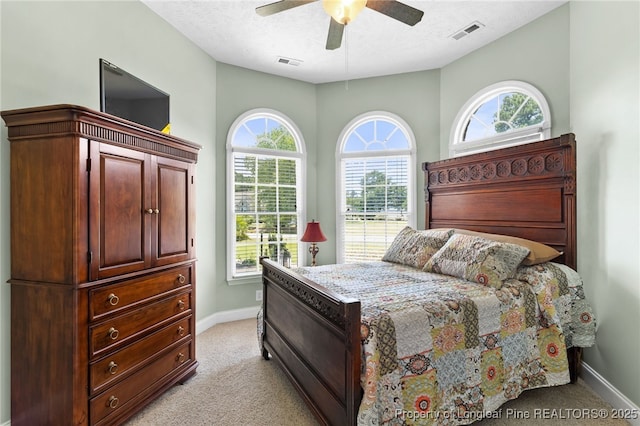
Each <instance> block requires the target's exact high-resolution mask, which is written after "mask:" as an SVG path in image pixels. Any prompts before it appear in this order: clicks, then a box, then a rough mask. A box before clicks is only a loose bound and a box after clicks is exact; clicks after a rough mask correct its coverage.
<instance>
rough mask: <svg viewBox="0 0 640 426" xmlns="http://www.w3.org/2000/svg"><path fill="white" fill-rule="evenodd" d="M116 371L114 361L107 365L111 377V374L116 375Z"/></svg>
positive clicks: (116, 365)
mask: <svg viewBox="0 0 640 426" xmlns="http://www.w3.org/2000/svg"><path fill="white" fill-rule="evenodd" d="M117 371H118V364H116V363H115V362H114V361H111V362H110V363H109V373H110V374H111V375H113V374H116V372H117Z"/></svg>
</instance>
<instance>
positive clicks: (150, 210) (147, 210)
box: [145, 209, 153, 214]
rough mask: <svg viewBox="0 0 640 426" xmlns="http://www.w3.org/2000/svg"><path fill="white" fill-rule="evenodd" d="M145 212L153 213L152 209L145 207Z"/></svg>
mask: <svg viewBox="0 0 640 426" xmlns="http://www.w3.org/2000/svg"><path fill="white" fill-rule="evenodd" d="M145 212H147V213H149V214H153V209H146V210H145Z"/></svg>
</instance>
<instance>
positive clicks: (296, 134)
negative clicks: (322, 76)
mask: <svg viewBox="0 0 640 426" xmlns="http://www.w3.org/2000/svg"><path fill="white" fill-rule="evenodd" d="M256 118H269V119H271V120H275V121H277V122H279V123H280V124H281V125H282V126H283V127H285V128H286V129H287V131H289V133H290V134H291V135H292V137H293V139H294V141H295V144H296V151H284V150H277V149H267V148H255V147H251V148H249V147H242V146H236V145H234V144H233V139H234V136H235V134H236V131H237V130H238V129H239V128H240V127H241V126H242V125H243V124H244V123H245V122H247V121H250V120H254V119H256ZM236 153H242V154H248V155H256V156H261V155H266V156H269V157H277V158H284V159H295V160H299V161H300V167H299V170H298V171H297V185H296V188H297V190H296V213H295V214H296V215H297V216H298V226H297V230H296V231H297V245H298V256H299V263H300V266H302V265H304V262H305V260H306V256H304V255H303V253H304V252H303V248H304V247H303V243H301V242H300V238H301V237H302V233H303V232H304V226H305V224H306V199H305V193H306V191H305V188H306V173H305V172H306V168H307V150H306V145H305V141H304V138H303V136H302V132H301V131H300V129H299V128H298V126H297V125H296V124H295V122H294V121H293V120H292V119H291V118H289V117H288V116H286V115H285V114H283V113H282V112H280V111H277V110H275V109H270V108H255V109H251V110H249V111H246V112H244V113H243V114H241V115H240V116H238V117H237V118H236V119H235V120H234V122H233V123H232V124H231V126H230V127H229V131H228V133H227V144H226V156H227V159H226V161H227V173H226V174H227V177H226V179H227V180H226V191H227V200H226V202H227V205H226V214H227V219H226V225H227V238H226V242H227V245H226V246H227V256H226V257H227V266H226V276H227V283H228V284H229V285H235V284H245V283H255V279H256V278H257V277H259V276H260V275H261V271H260V268H259V267H258V271H257V272H255V273H248V274H242V275H236V274H235V272H236V271H235V256H234V254H235V244H236V223H235V215H234V213H235V165H234V154H236Z"/></svg>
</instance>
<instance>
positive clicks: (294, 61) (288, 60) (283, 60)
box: [276, 56, 302, 67]
mask: <svg viewBox="0 0 640 426" xmlns="http://www.w3.org/2000/svg"><path fill="white" fill-rule="evenodd" d="M276 62H278V63H279V64H285V65H292V66H294V67H297V66H298V65H300V64H301V63H302V61H301V60H300V59H291V58H285V57H284V56H278V58H277V60H276Z"/></svg>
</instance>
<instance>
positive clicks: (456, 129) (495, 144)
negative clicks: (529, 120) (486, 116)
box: [449, 80, 551, 157]
mask: <svg viewBox="0 0 640 426" xmlns="http://www.w3.org/2000/svg"><path fill="white" fill-rule="evenodd" d="M507 92H518V93H522V94H524V95H527V96H529V97H530V98H532V99H533V100H534V101H535V102H537V104H538V105H539V106H540V109H541V110H542V114H543V120H542V122H541V123H538V124H534V125H532V126H528V127H523V128H520V129H517V130H510V131H506V132H503V133H499V134H496V135H493V136H489V137H485V138H482V139H476V140H473V141H469V142H465V141H463V140H462V138H463V136H464V132H465V129H466V128H467V125H468V123H469V121H470V120H471V117H472V115H473V114H474V113H475V112H476V111H477V110H478V108H480V107H481V106H482V105H484V104H485V103H486V102H488V101H490V100H492V99H493V98H495V97H496V96H499V95H500V94H502V93H507ZM550 137H551V110H550V109H549V103H548V102H547V100H546V98H545V97H544V95H543V94H542V92H540V91H539V90H538V89H537V88H536V87H534V86H533V85H531V84H529V83H526V82H524V81H518V80H506V81H501V82H498V83H495V84H492V85H490V86H487V87H485V88H484V89H482V90H480V91H478V92H477V93H475V94H474V95H473V96H472V97H471V98H470V99H469V100H468V101H467V102H466V103H465V104H464V105H463V106H462V108H461V109H460V110H459V111H458V114H457V115H456V118H455V120H454V121H453V126H452V128H451V135H450V138H449V156H450V157H459V156H463V155H468V154H475V153H478V152H484V151H490V150H494V149H498V148H505V147H508V146H515V145H521V144H524V143H527V142H534V141H540V140H544V139H548V138H550Z"/></svg>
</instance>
